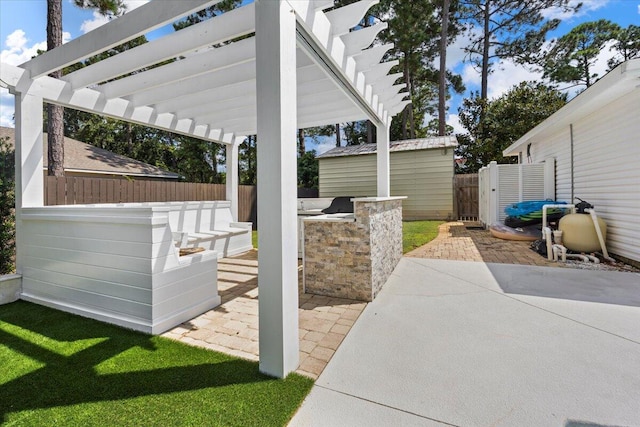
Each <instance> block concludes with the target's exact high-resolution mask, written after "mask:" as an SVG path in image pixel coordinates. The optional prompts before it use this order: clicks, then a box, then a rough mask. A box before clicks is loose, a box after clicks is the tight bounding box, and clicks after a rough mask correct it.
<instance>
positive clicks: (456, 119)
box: [447, 114, 467, 135]
mask: <svg viewBox="0 0 640 427" xmlns="http://www.w3.org/2000/svg"><path fill="white" fill-rule="evenodd" d="M447 124H448V125H449V126H451V127H452V128H453V133H454V135H455V134H458V133H467V130H466V129H465V128H464V127H463V126H462V123H460V116H459V115H458V114H449V115H448V116H447Z"/></svg>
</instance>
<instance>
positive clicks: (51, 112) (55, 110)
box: [47, 0, 64, 176]
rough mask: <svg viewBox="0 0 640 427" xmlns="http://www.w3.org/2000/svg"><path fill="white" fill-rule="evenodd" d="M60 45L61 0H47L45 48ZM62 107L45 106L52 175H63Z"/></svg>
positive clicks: (55, 73)
mask: <svg viewBox="0 0 640 427" xmlns="http://www.w3.org/2000/svg"><path fill="white" fill-rule="evenodd" d="M61 45H62V0H47V50H52V49H55V48H56V47H58V46H61ZM50 76H51V77H54V78H60V77H62V71H61V70H59V71H54V72H53V73H51V74H50ZM63 114H64V109H63V108H62V107H61V106H59V105H53V104H49V105H48V107H47V134H48V136H47V138H48V139H47V140H48V144H47V145H48V148H49V150H48V151H49V153H48V156H47V160H48V167H47V172H48V174H49V175H52V176H64V130H63V125H64V123H63V120H64V119H63Z"/></svg>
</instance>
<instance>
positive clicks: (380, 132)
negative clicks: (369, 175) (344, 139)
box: [376, 123, 391, 197]
mask: <svg viewBox="0 0 640 427" xmlns="http://www.w3.org/2000/svg"><path fill="white" fill-rule="evenodd" d="M389 127H390V126H389V125H388V124H386V123H380V124H378V125H376V131H377V139H376V153H377V154H376V161H377V168H378V171H377V172H378V197H389V196H391V184H390V181H391V178H390V176H391V169H390V166H389Z"/></svg>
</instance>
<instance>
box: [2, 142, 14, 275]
mask: <svg viewBox="0 0 640 427" xmlns="http://www.w3.org/2000/svg"><path fill="white" fill-rule="evenodd" d="M14 158H15V154H14V150H13V148H12V147H10V146H9V143H8V139H7V138H4V139H2V138H0V274H7V273H13V272H14V271H15V254H16V242H15V236H16V229H15V163H14Z"/></svg>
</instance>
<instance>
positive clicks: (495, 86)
mask: <svg viewBox="0 0 640 427" xmlns="http://www.w3.org/2000/svg"><path fill="white" fill-rule="evenodd" d="M539 80H542V73H541V72H539V71H531V70H529V69H527V68H525V67H524V66H522V65H519V64H516V63H515V62H513V61H510V60H502V61H500V62H498V63H496V64H494V65H493V72H492V73H491V74H490V75H489V87H488V93H487V96H488V97H489V99H493V98H497V97H499V96H500V95H502V94H504V93H505V92H507V91H508V90H509V89H511V88H512V87H513V86H514V85H517V84H518V83H520V82H524V81H539Z"/></svg>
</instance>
